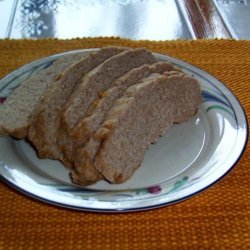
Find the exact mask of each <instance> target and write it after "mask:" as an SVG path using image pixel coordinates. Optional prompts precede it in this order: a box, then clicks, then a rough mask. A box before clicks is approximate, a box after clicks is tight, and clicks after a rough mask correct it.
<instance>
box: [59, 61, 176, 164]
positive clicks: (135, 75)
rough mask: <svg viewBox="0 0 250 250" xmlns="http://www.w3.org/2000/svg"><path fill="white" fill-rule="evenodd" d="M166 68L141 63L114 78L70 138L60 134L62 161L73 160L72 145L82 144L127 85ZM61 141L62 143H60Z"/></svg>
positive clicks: (160, 63)
mask: <svg viewBox="0 0 250 250" xmlns="http://www.w3.org/2000/svg"><path fill="white" fill-rule="evenodd" d="M166 70H174V67H173V66H172V65H171V64H169V63H167V62H157V63H155V64H153V65H143V66H140V67H138V68H134V69H132V70H130V71H129V72H127V73H126V74H124V75H123V76H121V77H120V78H118V79H117V80H115V81H114V82H113V83H112V84H111V86H110V87H109V88H108V89H107V90H106V91H104V92H103V93H102V95H101V96H100V97H99V98H97V99H96V100H95V101H94V102H93V103H92V105H91V106H90V107H89V109H88V110H87V112H86V115H85V117H84V118H83V119H82V120H80V121H79V122H78V123H77V125H76V126H75V127H74V128H73V129H72V130H71V131H70V138H71V139H70V140H68V141H64V140H63V136H62V135H61V136H60V140H59V142H61V144H60V146H61V150H62V151H63V153H64V158H63V159H62V161H63V162H64V164H66V165H67V166H68V165H69V162H73V151H75V150H76V149H74V145H75V144H76V147H78V146H79V144H81V145H83V144H84V143H85V142H87V140H88V139H89V138H90V136H91V135H92V134H93V133H94V132H95V131H96V130H97V129H98V127H99V126H100V125H101V123H102V122H103V120H104V117H105V115H106V113H107V112H108V110H109V109H110V108H111V107H112V104H113V102H114V101H115V100H116V99H118V98H119V97H121V95H122V93H123V92H124V91H125V89H126V88H128V87H129V86H131V85H133V84H136V83H138V82H139V81H140V80H141V79H142V78H144V77H147V76H148V75H150V74H151V73H153V72H157V73H163V72H164V71H166ZM62 142H63V143H62Z"/></svg>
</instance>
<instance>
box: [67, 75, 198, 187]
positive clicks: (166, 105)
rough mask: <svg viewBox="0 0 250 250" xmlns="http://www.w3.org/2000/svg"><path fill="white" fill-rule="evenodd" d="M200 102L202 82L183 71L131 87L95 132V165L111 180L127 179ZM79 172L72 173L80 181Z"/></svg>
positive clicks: (120, 180) (75, 179)
mask: <svg viewBox="0 0 250 250" xmlns="http://www.w3.org/2000/svg"><path fill="white" fill-rule="evenodd" d="M200 103H201V94H200V87H199V84H198V82H197V81H196V80H195V79H194V78H192V77H190V76H188V75H186V74H183V73H178V74H176V73H170V74H169V73H168V74H166V75H164V76H158V77H156V78H155V79H153V80H152V79H151V80H149V81H144V82H142V83H140V84H136V85H133V86H131V87H129V88H128V89H127V90H126V92H125V93H124V96H123V97H122V98H120V99H118V100H117V101H116V102H115V104H114V105H113V107H112V109H111V110H110V111H109V112H108V114H107V116H106V119H105V122H104V123H103V125H102V126H101V127H100V128H99V129H98V130H97V132H96V133H95V136H94V138H93V141H92V144H93V145H95V147H96V145H98V146H97V147H98V150H97V153H96V155H95V157H94V166H95V168H96V169H97V170H98V171H99V172H100V173H101V174H102V175H103V176H104V177H105V178H106V179H107V180H108V181H109V182H111V183H122V182H124V181H126V180H127V179H129V178H130V177H131V175H132V174H133V172H134V171H135V170H136V169H137V168H138V167H139V166H140V165H141V162H142V160H143V155H144V153H145V150H146V149H147V148H148V147H149V145H150V144H151V143H153V142H155V141H156V140H157V139H158V137H159V136H160V135H162V134H163V133H165V131H166V130H167V129H168V128H169V127H170V126H171V125H172V124H173V123H175V122H178V123H179V122H183V121H186V120H187V119H189V118H190V117H192V116H193V115H194V114H195V113H196V111H197V109H198V106H199V104H200ZM85 153H86V152H85ZM79 173H80V171H79ZM79 173H78V172H77V170H76V171H74V172H73V173H72V177H73V181H74V182H76V183H78V180H79V178H78V174H79Z"/></svg>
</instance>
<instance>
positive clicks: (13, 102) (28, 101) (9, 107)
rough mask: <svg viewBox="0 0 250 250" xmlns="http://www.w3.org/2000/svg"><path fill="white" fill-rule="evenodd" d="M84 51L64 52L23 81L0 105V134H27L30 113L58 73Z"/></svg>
mask: <svg viewBox="0 0 250 250" xmlns="http://www.w3.org/2000/svg"><path fill="white" fill-rule="evenodd" d="M85 55H86V53H83V52H81V53H74V54H66V55H64V56H62V57H60V58H59V59H57V60H55V61H54V62H53V63H52V64H51V65H50V66H49V67H46V68H44V69H42V70H40V71H38V72H36V74H34V75H33V76H31V77H30V78H28V79H27V80H25V81H23V82H22V83H21V84H20V85H19V86H18V87H17V88H16V89H15V90H14V91H13V92H12V93H11V95H10V96H9V97H8V98H7V100H6V101H5V102H4V104H3V105H1V106H0V135H11V136H14V137H16V138H24V137H26V136H27V133H28V128H29V124H30V118H31V114H32V112H33V110H34V108H35V107H36V105H37V104H38V103H39V101H40V99H41V97H42V95H43V94H44V93H45V91H46V90H47V89H48V87H49V86H51V85H52V84H53V83H54V81H55V78H56V77H57V75H58V74H60V73H61V72H62V71H63V70H64V69H65V68H67V67H68V66H69V65H70V64H72V63H73V62H75V61H78V60H80V59H81V58H82V57H84V56H85Z"/></svg>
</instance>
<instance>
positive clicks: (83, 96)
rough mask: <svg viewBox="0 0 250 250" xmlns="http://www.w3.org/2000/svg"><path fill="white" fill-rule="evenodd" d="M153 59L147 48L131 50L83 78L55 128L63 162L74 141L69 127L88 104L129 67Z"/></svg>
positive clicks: (137, 65)
mask: <svg viewBox="0 0 250 250" xmlns="http://www.w3.org/2000/svg"><path fill="white" fill-rule="evenodd" d="M155 62H156V59H155V57H154V56H153V54H152V53H151V52H150V51H148V50H146V49H131V50H128V51H125V52H123V53H120V54H118V55H116V56H113V57H111V58H109V59H108V60H106V61H105V62H103V63H102V64H100V65H99V66H98V67H96V68H95V69H94V70H93V71H91V72H89V74H87V75H86V76H85V77H84V78H83V79H82V81H81V83H80V84H79V85H78V87H77V88H76V90H75V91H74V93H72V95H71V96H70V98H69V100H68V101H67V104H66V106H65V107H64V108H63V110H62V115H61V122H62V123H61V125H60V129H58V130H57V131H58V137H57V144H58V151H59V152H64V155H62V154H61V158H60V160H61V161H63V163H64V164H65V165H67V166H68V167H71V164H70V162H71V161H70V158H72V157H71V154H72V150H71V149H72V145H73V141H72V138H71V134H70V132H69V131H70V130H69V129H70V128H74V126H75V124H77V122H78V121H81V120H82V119H83V118H84V117H85V115H86V112H87V111H88V109H89V107H90V106H91V104H92V103H93V102H94V101H95V100H96V99H98V98H99V96H100V93H102V94H101V95H103V92H104V91H106V90H107V89H108V88H109V87H110V85H112V84H113V81H115V80H116V79H117V78H119V77H120V76H122V75H123V74H125V73H126V72H128V71H130V70H131V69H133V68H136V67H139V66H141V65H144V64H152V63H155ZM169 67H170V66H169Z"/></svg>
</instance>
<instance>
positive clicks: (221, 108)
mask: <svg viewBox="0 0 250 250" xmlns="http://www.w3.org/2000/svg"><path fill="white" fill-rule="evenodd" d="M212 109H220V110H223V111H225V112H227V113H228V114H230V115H231V116H232V117H233V118H234V115H233V114H232V113H231V112H230V111H229V110H228V109H226V108H224V107H223V106H220V105H212V106H210V107H208V108H207V110H206V112H208V111H209V110H212Z"/></svg>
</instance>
